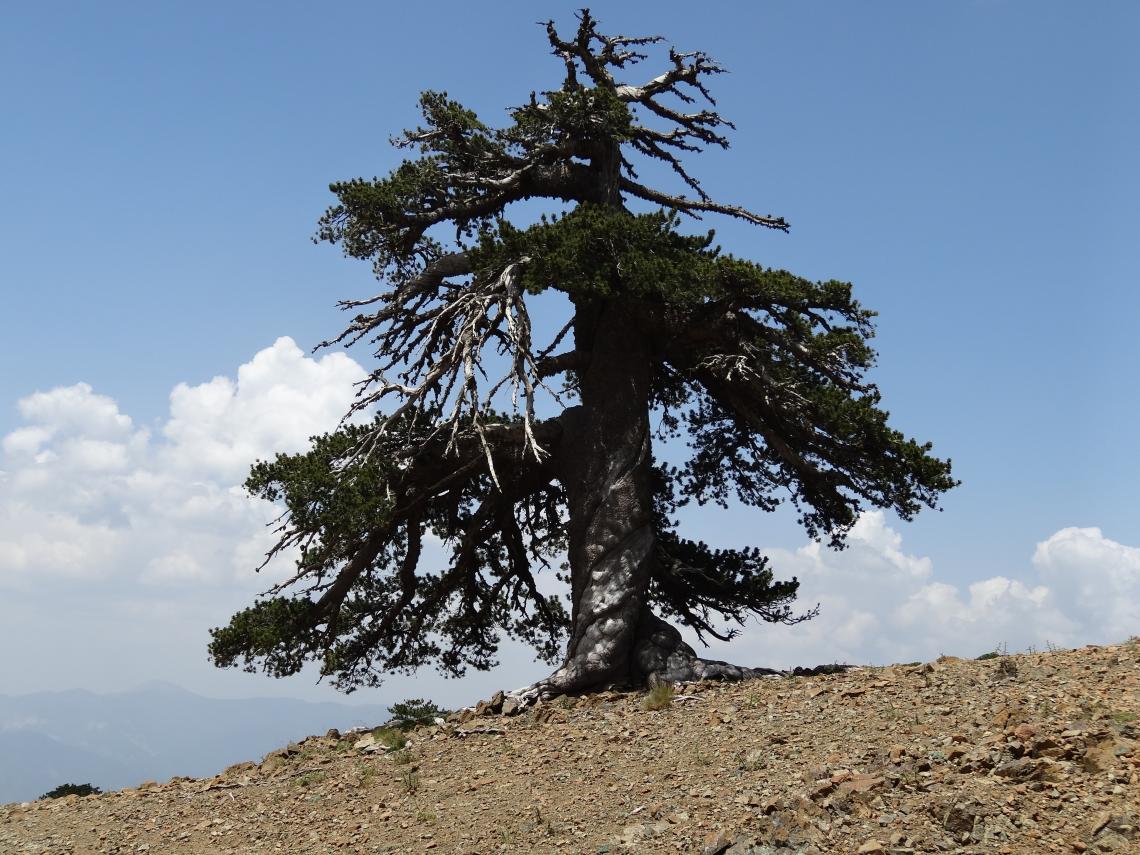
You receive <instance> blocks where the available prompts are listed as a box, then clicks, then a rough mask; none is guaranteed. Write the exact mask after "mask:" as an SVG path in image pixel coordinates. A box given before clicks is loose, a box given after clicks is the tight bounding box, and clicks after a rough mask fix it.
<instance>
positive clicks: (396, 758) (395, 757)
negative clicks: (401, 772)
mask: <svg viewBox="0 0 1140 855" xmlns="http://www.w3.org/2000/svg"><path fill="white" fill-rule="evenodd" d="M414 759H415V755H414V754H412V752H411V751H409V750H408V749H407V748H401V749H400V750H399V751H393V752H392V762H393V763H395V764H396V765H397V766H406V765H408V764H409V763H411V762H412V761H413V760H414Z"/></svg>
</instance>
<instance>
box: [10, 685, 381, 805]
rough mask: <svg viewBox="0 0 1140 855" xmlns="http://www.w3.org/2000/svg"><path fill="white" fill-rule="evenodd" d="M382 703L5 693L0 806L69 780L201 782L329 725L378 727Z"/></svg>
mask: <svg viewBox="0 0 1140 855" xmlns="http://www.w3.org/2000/svg"><path fill="white" fill-rule="evenodd" d="M388 717H389V715H388V711H387V709H386V708H385V707H382V706H349V705H348V704H336V703H310V702H308V701H298V700H291V699H287V698H249V699H245V700H223V699H218V698H207V697H203V696H201V695H196V694H194V693H192V692H188V691H186V690H185V689H182V688H180V687H178V686H175V685H172V684H170V683H162V682H153V683H147V684H145V685H143V686H140V687H139V688H137V689H132V690H131V691H128V692H116V693H112V694H97V693H95V692H87V691H82V690H69V691H64V692H37V693H35V694H30V695H15V696H12V695H0V803H2V802H13V801H28V800H31V799H35V798H38V797H39V796H41V795H42V794H43V793H45V792H47V791H48V790H50V789H52V788H53V787H56V786H58V785H59V784H64V783H76V784H86V783H90V784H94V785H95V786H97V787H101V788H102V789H104V790H113V789H120V788H122V787H128V786H134V785H136V784H139V783H141V782H142V781H146V780H158V781H162V780H167V779H169V778H171V777H173V776H174V775H191V776H193V777H205V776H208V775H213V774H215V773H216V772H220V771H221V770H222V769H224V768H225V767H226V766H229V765H232V764H233V763H239V762H241V761H243V760H258V759H260V758H261V757H262V756H263V755H264V754H266V753H268V752H269V751H272V750H273V749H275V748H279V747H280V746H282V745H284V744H286V743H288V742H290V741H293V740H297V739H301V738H302V737H305V736H309V735H311V734H315V733H324V732H325V731H326V730H328V729H329V728H331V727H336V728H340V729H341V730H345V729H348V728H351V727H356V726H369V725H374V724H379V723H381V722H383V721H385V720H386V719H387V718H388Z"/></svg>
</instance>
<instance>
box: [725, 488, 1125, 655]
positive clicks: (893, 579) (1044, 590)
mask: <svg viewBox="0 0 1140 855" xmlns="http://www.w3.org/2000/svg"><path fill="white" fill-rule="evenodd" d="M849 543H850V546H849V548H848V549H846V550H843V551H841V552H835V551H832V550H829V549H827V548H825V547H823V546H821V545H819V544H817V543H809V544H808V545H806V546H804V547H802V548H800V549H798V550H773V551H772V552H771V553H770V556H771V561H772V566H773V568H774V569H775V570H776V571H777V573H778V574H779V575H780V576H784V577H786V576H796V577H798V578H799V580H800V592H799V601H800V602H801V603H804V604H808V605H810V604H814V603H816V602H818V603H819V604H820V607H821V614H820V615H819V617H817V618H816V619H814V620H812V621H810V622H808V623H805V624H800V625H797V626H794V627H782V626H770V625H764V626H759V627H750V628H749V629H747V630H746V631H745V632H744V633H743V634H742V636H741V637H740V638H738V639H736V640H734V642H733V643H732V644H731V645H722V644H717V645H716V646H715V647H714V648H713V649H714V653H713V655H715V656H719V657H721V658H735V660H737V661H747V662H752V663H755V664H766V665H771V666H785V667H787V666H791V665H797V664H821V663H825V662H832V661H841V662H843V661H845V662H851V663H874V664H886V663H890V662H905V661H913V660H926V659H931V658H933V657H936V656H938V655H940V654H943V653H948V654H954V655H960V656H970V655H973V656H976V655H979V654H981V653H984V652H986V651H987V650H992V649H994V647H995V646H997V645H1000V644H1004V645H1006V646H1007V647H1008V649H1009V650H1011V651H1015V650H1026V649H1028V648H1030V647H1034V648H1037V649H1044V648H1045V647H1046V646H1048V645H1057V646H1061V647H1064V646H1076V645H1080V644H1085V643H1093V642H1099V643H1104V642H1110V641H1119V640H1121V639H1123V638H1126V637H1128V636H1129V635H1131V634H1134V633H1136V632H1137V631H1140V606H1138V605H1137V604H1138V603H1140V549H1136V548H1134V547H1129V546H1124V545H1122V544H1119V543H1115V542H1113V541H1111V540H1108V539H1107V538H1105V537H1104V536H1103V535H1102V534H1101V532H1100V530H1099V529H1063V530H1061V531H1059V532H1057V533H1056V534H1054V535H1053V536H1052V537H1050V538H1049V539H1048V540H1046V541H1044V542H1043V543H1040V544H1038V545H1037V548H1036V551H1035V552H1034V553H1033V560H1032V565H1031V566H1027V567H1026V573H1025V574H1024V576H1023V577H1022V578H1009V577H1006V576H994V577H991V578H988V579H980V580H976V581H968V582H965V583H960V584H951V583H950V582H948V581H946V580H944V579H938V578H936V577H935V568H934V566H933V563H932V562H931V560H930V559H929V558H925V557H920V556H916V555H911V554H908V553H907V552H906V551H905V550H904V549H903V545H902V536H901V534H900V533H899V532H897V531H895V530H894V529H892V528H891V527H890V526H889V525H888V524H887V520H886V517H885V516H884V514H883V513H882V512H879V511H875V512H871V513H867V514H865V515H864V516H863V517H862V518H861V519H860V520H859V521H858V523H857V524H856V525H855V527H854V529H853V530H852V532H851V535H850V538H849Z"/></svg>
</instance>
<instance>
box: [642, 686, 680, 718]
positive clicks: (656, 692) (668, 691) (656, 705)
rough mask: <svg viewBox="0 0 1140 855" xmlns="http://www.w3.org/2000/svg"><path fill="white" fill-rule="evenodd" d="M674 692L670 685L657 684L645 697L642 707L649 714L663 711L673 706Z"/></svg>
mask: <svg viewBox="0 0 1140 855" xmlns="http://www.w3.org/2000/svg"><path fill="white" fill-rule="evenodd" d="M674 695H676V691H675V690H674V689H673V685H672V684H671V683H658V684H657V685H656V686H654V687H653V688H652V689H650V690H649V692H648V693H647V694H646V695H645V700H644V701H643V702H642V706H643V707H644V708H645V709H647V710H649V711H650V712H656V711H657V710H663V709H666V708H667V707H670V706H672V705H673V697H674Z"/></svg>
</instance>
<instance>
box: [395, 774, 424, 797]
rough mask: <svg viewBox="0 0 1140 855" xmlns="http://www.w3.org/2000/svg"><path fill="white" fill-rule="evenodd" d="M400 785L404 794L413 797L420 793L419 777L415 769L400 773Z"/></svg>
mask: <svg viewBox="0 0 1140 855" xmlns="http://www.w3.org/2000/svg"><path fill="white" fill-rule="evenodd" d="M400 783H401V784H403V785H404V792H405V793H407V794H408V795H409V796H414V795H415V794H416V793H418V792H419V791H420V776H419V773H418V772H416V770H415V769H405V770H404V771H403V772H401V773H400Z"/></svg>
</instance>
